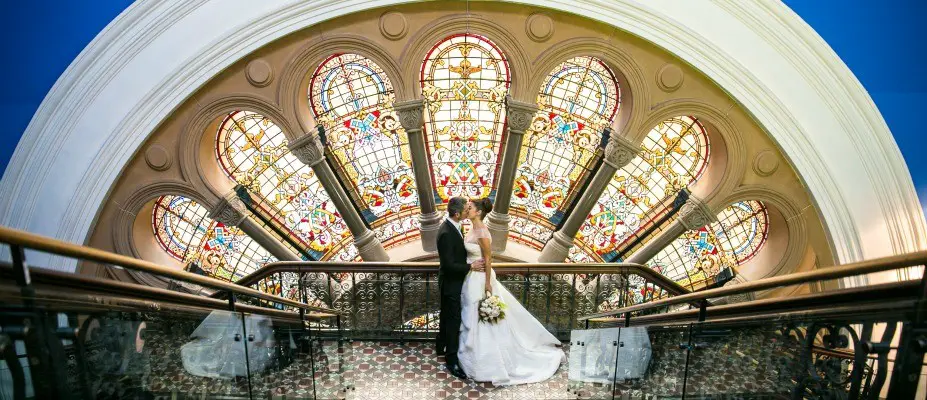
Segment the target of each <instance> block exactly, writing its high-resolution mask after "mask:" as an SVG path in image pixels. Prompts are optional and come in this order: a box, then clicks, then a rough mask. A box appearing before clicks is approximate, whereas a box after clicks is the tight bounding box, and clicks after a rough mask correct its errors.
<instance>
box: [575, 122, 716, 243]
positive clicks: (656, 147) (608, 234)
mask: <svg viewBox="0 0 927 400" xmlns="http://www.w3.org/2000/svg"><path fill="white" fill-rule="evenodd" d="M708 157H709V143H708V135H707V134H706V132H705V128H704V127H703V126H702V124H701V123H699V122H698V120H697V119H695V118H693V117H675V118H670V119H668V120H666V121H663V122H661V123H660V124H659V125H657V126H656V127H654V128H653V130H651V131H650V133H649V134H647V137H645V138H644V141H643V143H642V145H641V153H640V155H638V156H637V157H635V158H634V159H633V160H631V162H630V163H629V164H628V165H626V166H625V167H624V168H622V169H620V170H618V171H617V172H616V173H615V175H614V177H613V178H612V180H611V181H610V182H609V184H608V186H607V187H606V189H605V191H604V192H603V193H602V196H601V197H599V200H598V202H596V205H595V206H594V207H593V209H592V212H591V213H590V214H589V217H588V218H586V222H585V223H584V224H583V226H582V227H581V228H580V230H579V233H578V234H577V240H576V245H577V246H580V248H582V249H583V250H584V251H586V252H587V253H588V254H589V255H590V256H592V257H593V258H594V259H596V261H603V260H604V261H613V258H614V256H615V254H617V252H618V250H619V249H621V248H622V246H624V245H626V244H627V242H628V241H629V239H631V238H632V237H633V235H634V234H635V233H637V232H638V231H639V230H641V229H642V227H644V226H646V225H647V224H648V222H649V221H650V220H652V219H653V218H656V217H657V216H658V215H660V214H661V213H660V210H662V209H664V208H665V206H666V205H667V204H668V203H669V202H671V201H672V199H673V198H674V197H675V195H676V194H677V192H678V191H679V190H680V189H683V188H685V187H687V186H689V185H690V184H691V183H693V182H695V181H696V180H698V178H699V177H700V176H701V174H702V172H703V171H704V170H705V167H706V165H707V164H708Z"/></svg>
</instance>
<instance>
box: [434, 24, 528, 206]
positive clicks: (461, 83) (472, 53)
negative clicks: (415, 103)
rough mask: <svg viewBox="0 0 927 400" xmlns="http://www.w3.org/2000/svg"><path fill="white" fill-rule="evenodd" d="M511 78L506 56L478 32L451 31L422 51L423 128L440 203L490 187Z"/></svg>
mask: <svg viewBox="0 0 927 400" xmlns="http://www.w3.org/2000/svg"><path fill="white" fill-rule="evenodd" d="M509 79H510V78H509V67H508V62H507V61H506V59H505V56H504V55H503V54H502V52H501V51H499V49H498V48H497V47H496V45H495V44H493V43H492V42H490V41H489V39H486V38H484V37H482V36H477V35H471V34H465V35H456V36H451V37H449V38H447V39H445V40H443V41H441V43H438V45H437V46H435V47H434V48H433V49H431V51H430V52H429V53H428V55H427V56H426V57H425V61H424V63H423V64H422V75H421V84H422V95H423V96H424V97H425V107H426V110H425V131H426V137H427V138H428V144H429V150H430V152H431V165H432V170H433V173H434V178H435V188H436V190H437V195H438V196H439V198H440V199H441V200H442V201H441V202H440V203H445V202H446V200H447V199H449V198H451V197H453V196H466V197H485V196H488V195H489V194H490V192H491V190H492V188H493V187H494V183H495V178H496V170H497V164H498V162H499V161H498V160H499V151H500V147H501V142H502V134H503V125H504V121H505V106H504V100H505V96H506V94H507V93H508V90H509Z"/></svg>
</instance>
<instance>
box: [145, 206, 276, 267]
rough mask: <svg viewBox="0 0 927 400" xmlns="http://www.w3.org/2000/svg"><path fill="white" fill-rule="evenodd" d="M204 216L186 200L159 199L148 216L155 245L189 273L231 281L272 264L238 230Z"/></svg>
mask: <svg viewBox="0 0 927 400" xmlns="http://www.w3.org/2000/svg"><path fill="white" fill-rule="evenodd" d="M208 215H209V211H207V210H206V208H205V207H203V206H201V205H200V204H198V203H197V202H196V201H194V200H192V199H190V198H187V197H183V196H171V195H169V196H161V197H160V198H158V200H156V201H155V204H154V211H153V212H152V216H151V219H152V227H153V228H154V234H155V237H156V238H157V239H158V244H160V245H161V248H162V249H164V250H165V251H167V253H168V254H170V255H171V256H172V257H174V258H176V259H178V260H180V261H181V262H183V263H185V264H187V265H186V268H187V269H188V270H189V271H190V272H195V273H199V274H202V275H206V276H211V277H213V278H217V279H222V280H225V281H231V282H234V281H237V280H238V279H240V278H242V277H244V276H245V275H248V274H250V273H252V272H254V271H255V270H257V269H259V268H261V267H262V266H264V264H267V263H269V262H272V261H276V259H275V258H274V257H273V256H271V255H270V253H268V252H267V250H265V249H264V248H263V247H261V246H260V245H258V244H257V243H256V242H255V241H254V240H252V239H251V238H250V237H248V235H246V234H245V233H244V232H242V231H241V229H238V227H235V226H226V225H224V224H222V223H220V222H216V221H213V220H212V218H209V216H208Z"/></svg>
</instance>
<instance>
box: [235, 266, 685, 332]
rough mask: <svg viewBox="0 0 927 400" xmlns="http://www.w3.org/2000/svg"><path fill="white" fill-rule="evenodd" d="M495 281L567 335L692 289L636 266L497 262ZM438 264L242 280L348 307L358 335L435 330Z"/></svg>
mask: <svg viewBox="0 0 927 400" xmlns="http://www.w3.org/2000/svg"><path fill="white" fill-rule="evenodd" d="M493 269H494V270H495V272H496V276H497V279H498V280H499V281H500V283H502V285H504V286H505V287H506V288H507V289H508V290H509V291H510V292H511V293H512V294H513V295H514V296H515V297H516V298H518V299H519V301H521V303H522V304H523V305H524V306H525V307H526V308H527V309H528V310H529V311H530V312H531V313H532V314H533V315H534V316H535V317H537V318H538V320H540V321H541V323H542V324H544V325H545V326H546V327H547V328H548V329H549V330H550V331H551V332H554V333H555V334H557V335H558V336H560V337H561V338H566V337H567V336H568V335H569V332H570V329H573V328H574V327H575V326H576V318H577V317H579V316H582V315H585V314H589V313H592V312H598V311H605V310H609V309H614V308H619V307H624V306H627V305H632V304H640V303H645V302H650V301H654V300H658V299H662V298H667V297H670V296H678V295H683V294H686V293H689V292H688V291H687V290H686V289H685V288H683V287H682V286H680V285H679V284H677V283H675V282H673V281H671V280H669V279H668V278H666V277H665V276H663V275H661V274H659V273H658V272H656V271H654V270H652V269H650V268H647V267H645V266H642V265H638V264H608V263H605V264H568V263H548V264H540V263H496V264H493ZM437 276H438V264H437V263H375V262H369V263H368V262H365V263H337V262H276V263H271V264H268V265H267V266H265V267H264V268H262V269H261V270H259V271H256V272H255V273H253V274H251V275H249V276H246V277H244V278H242V279H241V280H239V281H238V282H237V283H238V284H240V285H245V286H250V287H252V288H255V289H257V290H261V291H267V292H269V293H274V294H279V295H281V296H283V297H289V298H293V299H299V300H301V301H304V302H307V303H310V304H317V305H319V306H324V307H331V308H332V309H335V310H338V311H340V312H342V313H343V318H342V328H344V329H346V330H348V331H350V332H351V335H352V337H358V338H400V339H402V338H410V339H412V338H423V337H431V336H433V334H434V333H436V332H437V317H438V309H439V306H440V304H439V293H438V285H437Z"/></svg>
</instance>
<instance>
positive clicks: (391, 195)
mask: <svg viewBox="0 0 927 400" xmlns="http://www.w3.org/2000/svg"><path fill="white" fill-rule="evenodd" d="M395 100H396V96H395V93H394V91H393V85H392V83H391V82H390V80H389V78H388V77H387V76H386V74H385V73H384V72H383V69H382V68H380V66H379V65H377V64H376V63H374V62H373V61H371V60H370V59H367V58H365V57H363V56H360V55H357V54H336V55H333V56H331V57H329V58H328V59H327V60H325V61H324V62H323V63H322V64H321V65H319V67H318V69H316V71H315V73H313V75H312V79H311V80H310V84H309V102H310V104H311V106H312V111H313V112H314V113H315V116H316V121H317V122H318V123H320V124H321V125H322V126H323V127H324V128H325V131H326V135H325V136H326V146H327V147H328V149H329V151H330V152H331V154H332V155H333V160H332V161H334V164H335V166H336V170H337V171H338V173H339V175H340V176H341V177H342V181H343V182H344V183H345V184H346V186H347V188H348V191H349V193H350V194H351V197H352V198H353V199H354V201H355V203H356V204H357V205H358V208H359V209H360V210H361V215H363V216H364V218H366V220H367V222H369V223H371V225H372V226H373V227H374V228H377V227H379V226H381V225H390V227H389V228H386V230H388V231H389V232H390V234H391V236H390V237H391V238H393V240H391V241H387V242H384V245H386V246H389V244H392V243H396V242H401V240H400V239H406V238H407V237H408V236H415V235H417V234H418V229H417V228H416V226H415V225H414V224H413V223H412V222H411V221H412V220H414V219H415V216H416V215H417V214H418V195H417V194H416V189H415V179H414V178H413V176H414V175H413V173H412V159H411V156H410V154H409V141H408V138H407V136H406V132H405V130H403V128H402V125H401V124H400V123H399V117H398V116H397V115H396V113H395V112H394V110H393V103H394V102H395Z"/></svg>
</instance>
